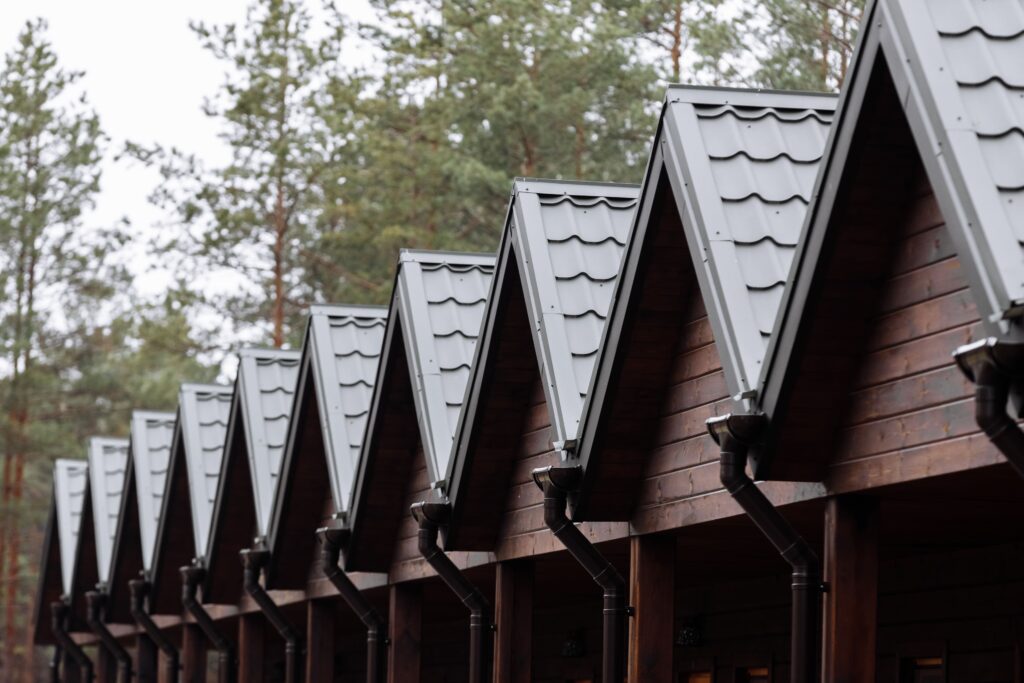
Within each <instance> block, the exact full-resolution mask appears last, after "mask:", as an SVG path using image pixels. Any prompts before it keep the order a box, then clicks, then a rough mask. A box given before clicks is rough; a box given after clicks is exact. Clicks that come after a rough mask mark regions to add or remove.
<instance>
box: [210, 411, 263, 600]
mask: <svg viewBox="0 0 1024 683" xmlns="http://www.w3.org/2000/svg"><path fill="white" fill-rule="evenodd" d="M235 403H236V407H237V401H236V402H235ZM231 417H232V419H231V420H229V424H231V425H234V434H228V435H227V443H226V446H225V451H224V462H223V464H222V468H221V475H220V480H219V482H218V488H217V498H218V499H221V500H219V502H218V504H217V505H216V506H215V507H216V509H217V514H215V515H214V518H213V522H212V528H211V529H210V547H209V548H208V549H207V553H208V557H207V558H206V559H207V575H206V579H205V582H204V584H203V602H214V603H235V602H238V601H239V600H240V599H241V597H242V595H244V593H245V591H244V590H243V588H242V574H243V572H242V560H241V558H240V557H239V553H240V552H241V551H242V550H244V549H245V548H249V547H252V544H253V541H254V536H255V534H256V501H255V500H254V498H253V491H252V475H251V473H250V471H249V456H248V453H246V435H245V427H244V425H243V421H242V420H241V419H238V418H240V416H236V415H232V416H231Z"/></svg>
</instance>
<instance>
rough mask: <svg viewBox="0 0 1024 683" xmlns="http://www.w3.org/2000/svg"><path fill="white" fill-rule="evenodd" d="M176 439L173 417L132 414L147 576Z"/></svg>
mask: <svg viewBox="0 0 1024 683" xmlns="http://www.w3.org/2000/svg"><path fill="white" fill-rule="evenodd" d="M173 438H174V413H159V412H151V411H144V410H136V411H134V412H133V413H132V423H131V448H130V452H131V458H132V463H133V466H134V471H135V489H136V492H137V494H136V497H137V498H138V505H139V536H140V537H141V540H142V568H143V569H145V570H146V571H147V572H148V571H149V570H150V569H151V567H152V561H153V550H154V547H155V545H156V530H157V525H158V523H159V520H160V510H161V506H162V504H163V497H164V491H165V489H166V485H167V470H168V467H169V465H170V460H171V441H172V439H173Z"/></svg>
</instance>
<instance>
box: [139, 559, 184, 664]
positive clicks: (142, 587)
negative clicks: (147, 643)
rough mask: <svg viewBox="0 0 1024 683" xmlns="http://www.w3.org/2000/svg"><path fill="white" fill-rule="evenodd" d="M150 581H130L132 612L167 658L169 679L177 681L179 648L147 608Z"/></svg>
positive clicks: (140, 626) (140, 625)
mask: <svg viewBox="0 0 1024 683" xmlns="http://www.w3.org/2000/svg"><path fill="white" fill-rule="evenodd" d="M149 588H150V586H149V581H146V580H145V579H132V580H131V581H129V582H128V590H129V591H131V613H132V618H133V619H135V623H136V624H138V625H139V628H141V629H142V630H143V631H145V632H146V635H147V636H148V637H149V639H150V640H152V641H153V643H154V644H155V645H156V646H157V647H158V648H160V651H161V652H163V653H164V655H165V656H166V660H167V674H166V675H167V680H168V681H175V680H176V679H177V677H178V649H177V648H176V647H174V643H172V642H171V641H170V639H169V638H168V637H167V636H166V635H165V634H164V632H163V631H161V630H160V628H159V627H158V626H157V625H156V622H154V621H153V618H152V617H151V616H150V615H149V611H148V610H147V609H146V597H147V596H148V595H149Z"/></svg>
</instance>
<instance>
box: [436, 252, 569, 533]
mask: <svg viewBox="0 0 1024 683" xmlns="http://www.w3.org/2000/svg"><path fill="white" fill-rule="evenodd" d="M506 264H507V266H506V268H503V269H501V270H499V277H500V278H501V280H500V282H499V283H498V301H497V309H498V310H497V315H496V316H495V322H494V327H493V328H492V329H489V330H487V333H486V334H485V335H484V338H486V339H488V340H492V341H490V342H489V343H490V344H491V347H490V348H489V349H487V350H486V353H485V354H484V359H485V360H484V364H485V367H484V368H483V373H484V377H483V380H482V390H481V391H480V394H479V397H478V398H477V403H476V405H475V408H476V410H475V412H474V413H473V416H472V418H471V416H470V415H467V416H466V418H465V419H475V420H476V424H474V425H471V429H472V435H473V436H472V438H471V439H470V443H469V446H468V449H467V454H466V457H465V458H464V466H463V470H462V472H461V481H460V486H459V490H458V492H457V494H458V496H457V497H453V505H452V509H453V517H452V523H451V524H450V525H449V527H448V529H447V530H446V535H445V539H444V540H445V548H447V549H459V550H493V549H494V548H495V546H496V545H497V543H498V538H499V535H500V528H501V519H502V516H503V515H504V514H505V512H506V510H507V509H508V508H507V506H506V505H505V502H506V497H507V495H508V490H509V486H517V485H518V483H519V479H521V478H522V473H521V472H519V471H518V470H519V468H518V467H517V465H516V463H517V462H518V460H519V458H520V454H521V450H522V439H523V438H524V435H525V434H526V432H525V431H524V429H525V428H524V421H526V420H529V419H530V416H532V415H533V414H534V413H535V412H536V411H537V410H538V408H537V405H536V403H535V401H534V400H532V399H531V397H532V396H534V395H535V394H536V390H537V388H539V387H540V384H539V382H540V370H539V366H538V361H537V354H536V351H535V349H534V344H533V340H532V338H531V333H530V321H529V318H528V315H527V311H526V301H525V297H524V293H523V286H522V281H521V278H520V274H519V269H518V267H517V266H516V260H515V257H514V256H513V257H511V258H509V259H508V260H507V261H506ZM485 324H487V323H485ZM478 358H479V356H478ZM539 411H540V412H541V414H542V415H543V416H544V417H543V419H544V420H546V422H545V426H549V425H550V419H549V418H548V417H547V416H548V412H547V404H546V402H544V395H543V390H542V389H541V404H540V406H539ZM547 434H548V433H547V431H545V433H544V434H543V435H542V436H543V437H544V448H550V443H551V439H550V437H549V436H548V435H547ZM513 470H515V479H513ZM526 476H527V479H529V471H527V473H526ZM531 483H532V482H531Z"/></svg>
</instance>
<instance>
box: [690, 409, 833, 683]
mask: <svg viewBox="0 0 1024 683" xmlns="http://www.w3.org/2000/svg"><path fill="white" fill-rule="evenodd" d="M766 422H767V420H766V418H765V416H764V415H760V414H752V415H724V416H721V417H715V418H711V419H710V420H708V421H707V427H708V431H709V432H710V434H711V436H712V438H714V440H715V441H716V442H717V443H718V445H719V447H720V448H721V461H720V470H719V476H720V478H721V481H722V485H723V486H724V487H725V488H726V490H727V491H728V492H729V495H731V496H732V497H733V499H734V500H735V501H736V502H737V503H738V504H739V506H740V507H741V508H742V509H743V511H744V512H745V513H746V515H747V517H749V518H750V521H752V522H753V523H754V525H755V526H756V527H757V528H758V529H759V530H760V531H761V533H762V534H764V536H765V538H767V539H768V541H769V542H770V543H771V544H772V545H773V546H774V547H775V549H776V550H777V551H778V552H779V555H781V556H782V559H784V560H785V561H786V562H787V563H788V564H789V566H790V567H791V568H792V586H791V590H792V596H793V599H792V614H791V622H790V623H791V628H790V631H791V633H790V641H791V642H790V680H791V681H792V683H811V682H813V681H815V680H816V676H817V661H818V650H817V648H818V638H817V628H816V624H817V610H818V593H819V592H820V591H821V570H820V567H819V560H818V556H817V553H815V552H814V550H813V549H812V548H811V546H810V545H809V544H808V543H807V541H806V540H804V538H803V536H801V535H800V534H799V533H798V532H797V530H796V529H795V528H793V526H792V525H791V524H790V523H789V521H788V520H786V518H785V517H783V516H782V514H781V513H780V512H779V511H778V510H777V509H776V508H775V506H774V505H772V502H771V501H770V500H768V498H767V497H766V496H765V495H764V493H762V491H761V489H759V488H758V487H757V485H756V484H754V481H753V480H752V479H751V478H750V477H749V476H747V453H748V450H749V447H750V445H751V444H752V443H754V442H756V440H757V439H758V438H760V435H761V432H762V431H763V429H764V427H765V425H766Z"/></svg>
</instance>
